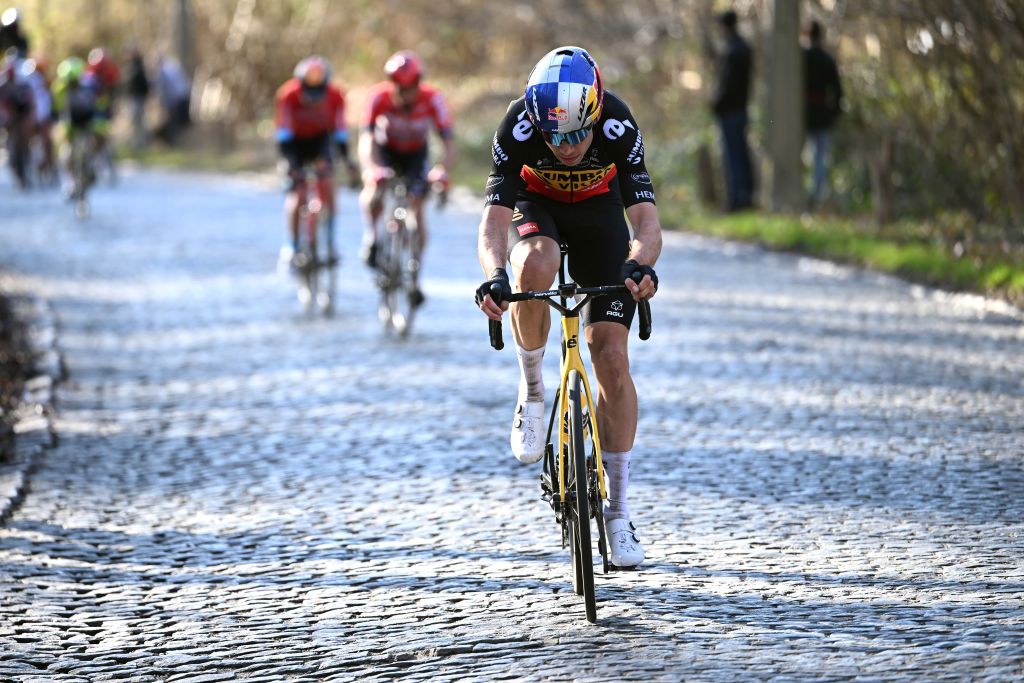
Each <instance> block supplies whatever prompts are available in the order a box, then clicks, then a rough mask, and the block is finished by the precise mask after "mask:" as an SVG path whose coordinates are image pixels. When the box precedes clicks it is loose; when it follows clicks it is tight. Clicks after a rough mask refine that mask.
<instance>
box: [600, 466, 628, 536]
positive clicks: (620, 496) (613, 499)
mask: <svg viewBox="0 0 1024 683" xmlns="http://www.w3.org/2000/svg"><path fill="white" fill-rule="evenodd" d="M631 453H632V451H631V450H630V451H626V452H624V453H616V452H615V451H601V465H602V466H603V467H604V472H605V474H606V475H607V477H608V506H607V507H606V508H605V510H604V518H605V520H610V519H629V506H628V505H627V504H626V489H627V488H628V487H629V456H630V454H631Z"/></svg>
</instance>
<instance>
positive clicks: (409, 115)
mask: <svg viewBox="0 0 1024 683" xmlns="http://www.w3.org/2000/svg"><path fill="white" fill-rule="evenodd" d="M384 72H385V73H386V74H387V76H388V80H386V81H382V82H381V83H378V84H377V85H375V86H374V87H373V89H372V90H371V91H370V94H369V98H368V101H367V105H366V110H365V112H364V114H363V118H362V121H361V122H360V125H361V128H362V133H363V134H362V135H361V136H360V138H359V163H360V164H361V165H362V168H363V192H362V194H361V195H360V196H359V203H360V206H362V208H363V215H364V218H365V221H366V232H365V233H364V238H363V247H362V257H363V260H364V261H365V262H366V264H367V265H368V266H370V267H371V268H372V267H374V266H375V265H376V256H377V249H376V246H377V244H376V243H377V223H378V221H379V220H380V215H381V211H382V208H383V201H382V200H383V194H384V192H383V191H384V188H385V187H386V186H387V180H388V178H390V177H392V176H402V177H404V178H406V180H407V183H408V188H409V206H410V208H411V209H412V211H413V215H414V216H415V225H416V227H417V229H419V230H420V249H421V252H420V260H421V261H422V249H423V248H424V247H425V246H426V243H427V230H426V224H425V223H424V221H423V199H424V197H425V195H426V193H427V189H428V187H429V186H430V185H431V184H435V183H438V184H443V185H446V184H447V182H448V169H449V168H451V164H452V162H453V161H454V159H455V142H454V139H453V137H452V119H451V115H450V113H449V111H448V106H447V104H445V101H444V98H443V97H442V96H441V93H439V92H438V91H437V90H435V89H434V88H432V87H430V86H429V85H427V84H425V83H423V64H422V62H420V59H419V57H417V56H416V54H415V53H413V52H410V51H408V50H402V51H401V52H396V53H395V54H393V55H392V56H391V58H390V59H388V61H387V63H386V64H385V65H384ZM431 128H434V129H435V130H436V131H437V133H438V135H439V136H440V138H441V140H442V142H443V143H444V156H443V158H442V161H441V162H440V163H438V164H436V165H435V166H434V167H433V168H432V169H430V171H429V172H428V171H427V161H428V150H427V141H428V139H429V138H430V129H431ZM418 299H419V301H418V303H422V300H423V299H422V294H419V296H418Z"/></svg>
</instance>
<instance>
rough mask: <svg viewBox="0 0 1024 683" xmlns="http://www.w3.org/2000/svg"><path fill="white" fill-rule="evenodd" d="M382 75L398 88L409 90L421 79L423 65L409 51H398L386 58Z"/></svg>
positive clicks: (413, 53) (414, 54)
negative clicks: (386, 76) (384, 74)
mask: <svg viewBox="0 0 1024 683" xmlns="http://www.w3.org/2000/svg"><path fill="white" fill-rule="evenodd" d="M384 73H386V74H387V75H388V78H390V79H391V80H392V81H394V82H395V83H396V84H397V85H398V86H399V87H402V88H411V87H412V86H414V85H418V84H419V82H420V79H421V78H423V63H422V62H421V61H420V58H419V57H417V56H416V53H415V52H413V51H411V50H400V51H398V52H396V53H395V54H393V55H391V57H389V58H388V61H387V62H386V63H385V64H384Z"/></svg>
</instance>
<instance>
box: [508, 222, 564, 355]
mask: <svg viewBox="0 0 1024 683" xmlns="http://www.w3.org/2000/svg"><path fill="white" fill-rule="evenodd" d="M561 260H562V255H561V251H560V250H559V248H558V243H557V242H555V240H553V239H551V238H550V237H544V236H538V237H532V238H530V239H528V240H523V241H522V242H519V243H518V244H516V246H515V247H513V248H512V253H511V254H510V255H509V264H510V265H511V266H512V272H513V274H514V275H515V282H516V287H515V289H516V291H517V292H525V291H527V290H545V289H548V288H550V287H551V283H553V282H554V281H555V275H557V274H558V265H559V264H560V263H561ZM509 312H510V314H511V318H512V334H513V335H514V336H515V339H516V344H518V345H519V346H520V348H523V349H526V350H528V351H532V350H533V349H539V348H541V347H543V346H544V344H545V343H547V339H548V331H549V330H550V329H551V312H550V311H549V310H548V305H547V304H546V303H544V302H543V301H520V302H517V303H514V304H512V306H511V309H510V311H509Z"/></svg>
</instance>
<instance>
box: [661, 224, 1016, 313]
mask: <svg viewBox="0 0 1024 683" xmlns="http://www.w3.org/2000/svg"><path fill="white" fill-rule="evenodd" d="M667 214H668V216H667V217H664V218H663V220H664V221H665V223H666V224H667V225H670V226H676V227H680V228H683V229H685V230H689V231H693V232H698V233H704V234H708V235H714V236H716V237H722V238H726V239H735V240H742V241H746V242H755V243H757V244H760V245H762V246H765V247H767V248H770V249H776V250H781V251H789V252H796V253H801V254H809V255H812V256H817V257H820V258H824V259H829V260H832V261H838V262H841V263H850V264H855V265H859V266H864V267H867V268H871V269H874V270H878V271H882V272H886V273H892V274H894V275H898V276H900V277H903V278H905V279H907V280H910V281H912V282H918V283H921V284H926V285H930V286H934V287H941V288H944V289H953V290H960V291H970V292H976V293H980V294H988V295H992V296H998V297H1001V298H1004V299H1006V300H1008V301H1010V302H1011V303H1014V304H1016V305H1022V304H1024V262H1020V261H1015V260H1012V259H1010V258H1008V257H1007V258H1006V259H986V258H982V257H973V258H967V257H957V256H956V255H954V254H953V253H950V251H949V249H948V248H947V247H946V246H945V245H943V244H934V243H930V242H926V241H921V240H911V239H895V238H892V237H889V236H884V235H880V234H878V232H877V231H876V230H874V229H873V228H872V227H871V223H870V222H869V221H866V220H865V221H861V220H852V219H847V218H836V217H827V216H810V215H804V216H799V217H798V216H786V215H766V214H759V213H756V212H753V211H750V212H743V213H738V214H729V215H716V214H707V213H689V214H686V213H684V212H682V211H678V210H672V208H671V207H670V208H669V210H668V212H667Z"/></svg>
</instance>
